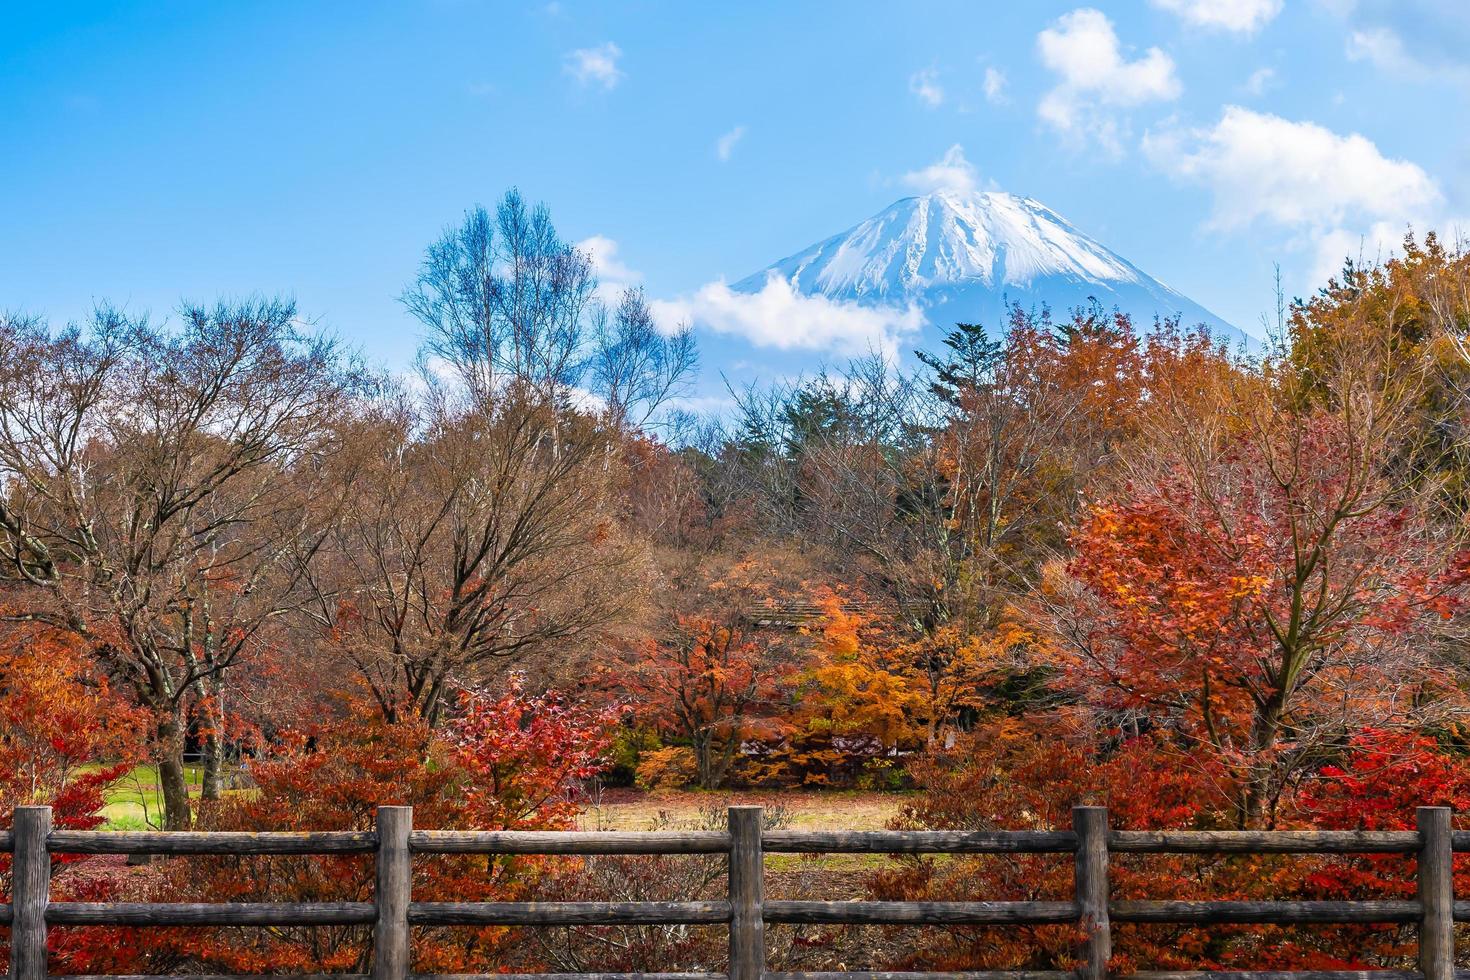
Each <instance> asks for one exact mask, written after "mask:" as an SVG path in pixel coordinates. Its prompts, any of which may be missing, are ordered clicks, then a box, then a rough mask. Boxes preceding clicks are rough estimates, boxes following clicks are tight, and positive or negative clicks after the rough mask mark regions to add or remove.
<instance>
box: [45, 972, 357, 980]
mask: <svg viewBox="0 0 1470 980" xmlns="http://www.w3.org/2000/svg"><path fill="white" fill-rule="evenodd" d="M179 976H180V974H177V973H71V974H54V973H53V974H52V975H51V978H50V980H178V977H179ZM188 977H189V980H371V975H370V974H367V973H190V974H188Z"/></svg>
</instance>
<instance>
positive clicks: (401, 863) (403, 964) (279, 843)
mask: <svg viewBox="0 0 1470 980" xmlns="http://www.w3.org/2000/svg"><path fill="white" fill-rule="evenodd" d="M1417 826H1418V830H1417V831H1404V832H1398V831H1365V832H1358V831H1128V830H1110V829H1109V827H1108V814H1107V810H1106V809H1104V808H1102V807H1077V808H1076V809H1074V810H1073V811H1072V829H1071V830H1056V831H976V832H969V831H872V832H846V831H837V832H817V831H798V830H767V831H764V832H763V830H762V814H761V808H760V807H731V808H730V811H729V823H728V829H727V830H724V831H684V832H657V833H573V832H535V831H475V832H470V831H444V830H414V829H413V811H412V809H411V808H409V807H380V808H379V809H378V815H377V830H376V831H375V832H327V833H263V834H251V833H194V832H147V833H112V832H106V831H68V830H52V829H51V811H50V808H48V807H21V808H19V809H17V810H16V813H15V823H14V829H13V831H12V832H9V833H0V851H10V852H13V855H14V864H13V875H12V878H13V883H14V884H13V893H14V894H13V900H12V904H11V905H8V906H0V924H9V925H10V928H11V963H10V975H11V977H12V978H14V980H42V978H44V977H45V976H46V975H47V973H46V971H47V963H46V929H47V927H48V926H50V925H65V926H82V925H114V926H309V925H349V924H358V925H371V926H372V928H373V966H372V973H371V974H370V975H368V976H364V977H357V976H355V975H346V974H340V975H336V977H334V978H333V980H369V977H370V978H371V980H408V978H412V980H553V978H559V980H573V978H576V980H640V978H641V980H1063V978H1071V977H1075V978H1076V980H1102V978H1104V977H1106V976H1107V975H1108V974H1107V961H1108V958H1109V956H1110V955H1111V952H1112V932H1111V928H1112V927H1111V924H1112V923H1114V922H1154V923H1182V924H1201V925H1202V924H1212V923H1270V924H1296V923H1400V924H1403V923H1412V924H1416V925H1417V927H1418V939H1419V963H1418V966H1419V969H1418V971H1390V970H1382V971H1373V972H1367V973H1360V972H1349V971H1342V972H1329V971H1317V972H1307V971H1302V972H1295V973H1283V972H1256V973H1249V972H1231V973H1204V972H1198V973H1142V974H1134V975H1133V980H1185V978H1201V980H1202V978H1217V980H1419V978H1422V980H1453V978H1454V977H1455V967H1454V956H1455V949H1454V928H1455V923H1456V922H1464V921H1470V902H1456V901H1455V900H1454V888H1453V876H1452V869H1451V860H1452V858H1453V855H1454V852H1455V851H1470V832H1467V831H1454V830H1452V829H1451V826H1450V811H1449V810H1448V809H1447V808H1442V807H1424V808H1421V809H1420V810H1419V811H1418V824H1417ZM57 853H60V854H169V855H188V854H236V855H239V854H307V855H321V854H351V853H364V854H366V853H374V854H376V891H375V898H376V900H375V901H373V902H317V903H297V904H275V903H264V902H262V903H214V904H184V903H128V902H113V903H98V904H91V903H79V902H52V901H50V887H49V881H50V876H51V855H52V854H57ZM768 853H781V854H806V853H863V854H920V853H930V854H933V853H941V854H943V853H947V854H1047V853H1051V854H1072V855H1074V866H1075V875H1076V878H1075V891H1074V897H1073V900H1072V901H1069V902H857V901H843V902H808V901H767V900H765V898H764V894H763V873H762V872H763V863H764V855H766V854H768ZM1120 853H1121V854H1412V855H1415V856H1416V857H1417V869H1418V872H1417V873H1418V898H1417V899H1416V900H1414V901H1397V900H1395V901H1383V900H1364V901H1314V902H1296V901H1282V902H1195V901H1112V900H1110V897H1109V888H1108V858H1109V855H1110V854H1120ZM415 854H572V855H591V854H724V855H727V856H728V859H729V873H728V879H729V897H728V899H727V900H725V901H718V902H543V903H536V902H415V901H413V897H412V895H411V882H412V871H413V856H414V855H415ZM679 923H683V924H712V925H725V926H727V927H728V928H729V937H730V947H729V948H730V957H729V965H728V968H727V972H726V973H724V974H707V973H706V974H694V973H658V974H612V973H602V974H560V975H557V974H523V975H519V976H517V975H511V974H492V975H489V976H487V977H484V978H472V977H456V978H448V977H434V976H430V975H423V974H413V973H411V972H410V971H411V963H410V960H411V954H412V949H411V944H410V928H411V927H413V926H436V925H521V926H551V925H561V926H567V925H658V924H679ZM771 923H832V924H840V923H860V924H880V925H936V926H944V925H997V926H1004V925H1041V924H1072V925H1077V926H1080V936H1081V939H1080V945H1079V949H1078V958H1077V959H1078V964H1079V965H1078V967H1077V969H1076V970H1075V971H1072V972H1065V971H1053V972H1046V971H1031V972H994V973H876V972H869V973H775V972H770V971H768V970H767V969H766V946H765V927H766V926H767V925H768V924H771ZM1344 952H1351V951H1344ZM86 980H105V978H86ZM128 980H143V978H128ZM209 980H225V978H209Z"/></svg>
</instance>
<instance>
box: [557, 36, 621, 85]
mask: <svg viewBox="0 0 1470 980" xmlns="http://www.w3.org/2000/svg"><path fill="white" fill-rule="evenodd" d="M622 56H623V50H622V48H619V47H618V46H617V45H616V44H614V43H612V42H611V41H608V42H607V43H605V44H599V45H598V46H597V47H595V48H578V49H577V50H575V51H570V52H568V53H567V55H566V57H565V58H564V59H563V63H562V64H563V67H564V69H565V70H566V73H567V74H568V75H571V76H572V77H573V78H575V79H576V80H577V81H579V82H581V83H582V84H583V85H588V86H591V85H600V86H601V87H602V88H604V89H609V90H610V89H614V88H616V87H617V85H618V83H619V82H621V81H622V80H623V79H624V78H626V77H627V76H626V75H625V74H624V73H623V71H622V70H621V69H620V68H618V59H620V58H621V57H622Z"/></svg>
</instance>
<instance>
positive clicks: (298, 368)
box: [0, 301, 360, 827]
mask: <svg viewBox="0 0 1470 980" xmlns="http://www.w3.org/2000/svg"><path fill="white" fill-rule="evenodd" d="M295 322H296V314H295V309H294V307H293V306H292V305H291V304H289V303H284V302H279V301H254V302H246V303H241V304H237V305H226V304H220V305H219V306H216V307H214V308H212V309H208V308H204V307H189V308H186V309H185V310H184V311H183V324H182V327H181V329H179V330H177V331H173V332H165V331H163V330H160V329H157V328H154V327H152V326H150V325H149V324H148V323H147V322H146V321H143V320H137V319H129V318H127V317H125V316H123V315H122V314H120V313H117V312H116V311H113V310H108V309H103V310H99V311H98V312H97V314H96V315H95V317H94V319H93V322H92V323H91V324H90V326H89V328H88V329H87V330H85V331H83V330H81V329H79V328H76V327H73V328H69V329H67V330H65V331H62V332H60V333H58V334H55V335H53V334H51V333H50V332H49V331H48V330H47V329H46V328H45V326H44V325H43V324H41V323H40V322H38V321H35V320H27V319H21V318H14V317H12V318H7V319H4V320H0V365H3V367H0V481H3V491H0V547H3V548H4V552H5V553H4V561H5V565H4V571H3V574H4V576H5V578H6V579H7V580H8V581H9V582H10V584H12V585H13V586H14V587H15V601H14V602H12V603H11V606H12V608H13V610H14V611H13V612H12V614H11V615H12V618H16V619H21V620H31V621H39V622H45V623H47V624H49V625H51V626H53V627H55V628H57V629H61V630H65V631H68V632H69V633H71V634H73V635H75V636H76V637H78V638H79V639H80V640H82V641H83V642H85V643H86V644H87V645H88V647H89V649H90V650H91V651H92V653H93V655H94V656H95V657H96V658H97V659H98V661H99V662H100V664H101V665H102V666H103V667H104V668H105V669H106V670H107V671H108V672H109V673H110V674H111V675H112V676H113V677H114V678H115V679H116V680H118V681H119V682H121V683H122V684H123V685H124V686H125V688H126V689H127V690H129V691H130V692H131V693H132V694H133V695H134V696H136V697H137V699H138V701H139V702H140V703H141V704H143V705H144V706H146V707H147V708H148V709H149V710H150V711H151V712H152V713H153V717H154V729H155V730H154V745H153V750H154V753H155V757H156V759H157V762H158V770H159V781H160V784H161V789H162V793H163V798H164V811H165V823H166V825H167V826H169V827H182V826H186V825H187V824H188V823H189V821H190V807H189V800H188V793H187V784H186V780H185V774H184V763H183V755H184V744H185V731H186V724H187V721H188V718H187V709H188V707H189V706H190V705H191V704H193V705H196V706H201V707H202V708H203V709H204V710H205V711H206V712H207V713H208V712H213V711H217V710H218V705H219V699H220V698H221V697H222V694H223V685H224V681H225V677H226V674H227V672H228V671H230V670H231V669H233V668H235V667H236V666H237V665H239V664H241V663H243V662H245V661H246V660H247V659H248V657H249V655H250V653H251V652H252V651H253V650H254V649H255V648H256V647H257V645H258V644H259V643H261V642H262V641H263V637H264V636H265V633H266V631H267V629H268V628H269V627H270V626H271V625H272V624H273V623H274V622H275V621H277V620H278V619H279V618H280V617H282V616H284V615H285V614H286V613H288V612H289V611H291V610H292V609H294V608H296V607H297V605H298V604H299V603H300V602H301V601H302V600H303V599H304V598H305V597H306V595H307V594H308V591H307V590H306V589H304V588H303V585H304V578H303V574H302V564H301V562H300V560H299V559H300V558H301V557H302V556H308V557H309V556H310V555H311V554H312V553H314V552H315V550H316V549H317V548H318V547H319V545H320V543H321V541H322V540H323V539H324V536H325V533H326V532H325V528H324V526H323V524H322V523H321V521H320V518H321V516H322V510H321V507H320V506H319V504H320V501H321V500H322V498H323V494H324V492H325V488H324V486H323V485H322V483H321V479H320V474H321V473H322V472H323V466H322V463H323V461H324V460H325V459H327V458H329V457H331V456H332V455H333V454H335V453H336V452H337V451H338V449H339V448H340V442H339V440H338V438H337V434H336V433H337V428H336V422H337V420H338V419H339V417H340V415H341V413H342V411H343V407H344V404H345V403H346V401H347V400H348V398H349V396H350V395H351V393H352V392H353V390H354V388H355V387H356V386H357V385H358V384H359V383H360V377H359V376H358V375H357V374H356V373H355V372H353V371H351V370H349V369H348V368H347V367H344V364H343V362H342V359H341V358H340V356H339V354H338V352H337V350H336V348H335V346H334V344H333V343H332V342H331V341H329V340H327V339H323V338H320V337H305V336H302V335H301V334H300V333H299V332H298V331H297V329H296V327H295V326H294V324H295ZM205 727H206V728H211V729H212V730H214V731H215V732H216V735H217V734H218V730H217V727H215V726H212V725H210V724H209V722H208V720H207V719H205ZM210 748H211V753H210V754H209V758H210V759H211V760H212V763H213V765H212V767H211V772H210V776H211V780H210V782H209V784H208V785H207V787H206V788H207V789H208V790H209V791H210V792H211V793H214V792H217V790H218V783H217V776H218V754H219V752H220V751H221V749H222V745H221V743H220V742H219V741H218V740H217V739H216V740H215V741H213V742H212V743H211V745H210Z"/></svg>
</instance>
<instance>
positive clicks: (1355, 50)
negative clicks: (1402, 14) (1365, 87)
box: [1347, 27, 1434, 80]
mask: <svg viewBox="0 0 1470 980" xmlns="http://www.w3.org/2000/svg"><path fill="white" fill-rule="evenodd" d="M1347 56H1348V60H1349V61H1366V62H1368V63H1370V64H1372V65H1373V66H1374V67H1375V68H1378V69H1379V70H1381V71H1386V72H1388V73H1390V74H1394V75H1402V76H1404V77H1406V78H1411V79H1415V80H1423V79H1425V78H1429V77H1431V76H1432V75H1433V74H1434V72H1432V71H1431V70H1430V69H1429V66H1428V65H1425V64H1424V63H1423V62H1421V61H1419V59H1418V58H1416V57H1414V55H1412V54H1410V53H1409V50H1408V48H1406V47H1405V46H1404V39H1403V38H1401V37H1399V35H1398V33H1397V32H1396V31H1394V30H1393V29H1392V28H1388V27H1370V28H1368V29H1367V30H1361V31H1353V32H1352V33H1351V34H1349V35H1348V40H1347Z"/></svg>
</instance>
